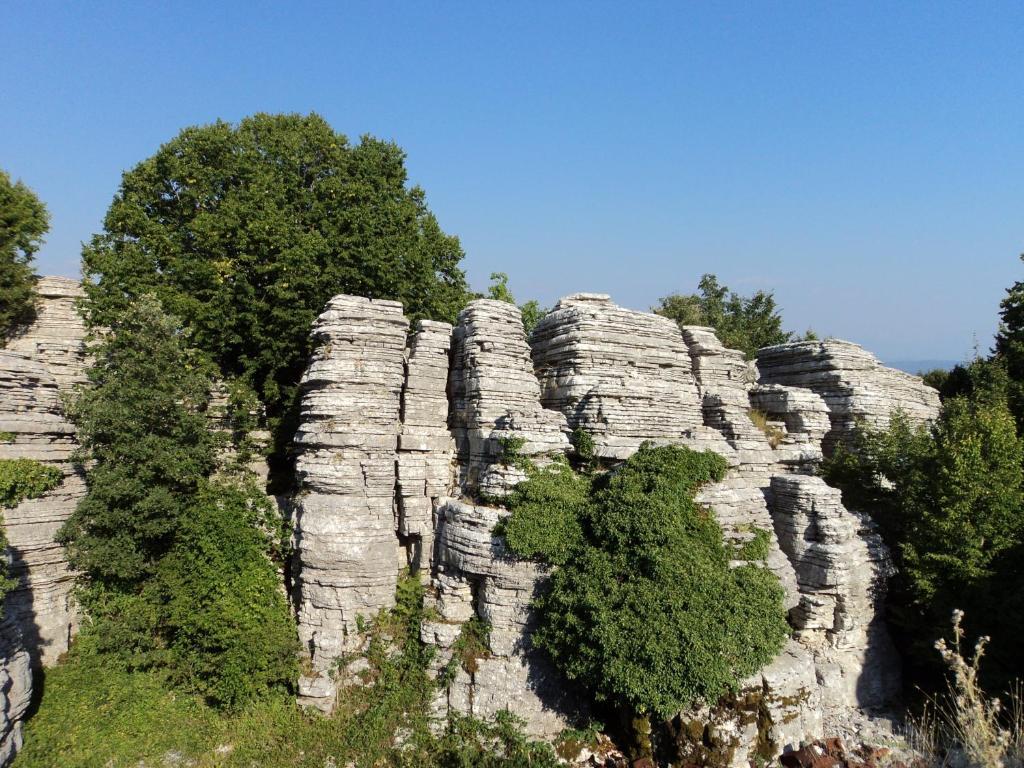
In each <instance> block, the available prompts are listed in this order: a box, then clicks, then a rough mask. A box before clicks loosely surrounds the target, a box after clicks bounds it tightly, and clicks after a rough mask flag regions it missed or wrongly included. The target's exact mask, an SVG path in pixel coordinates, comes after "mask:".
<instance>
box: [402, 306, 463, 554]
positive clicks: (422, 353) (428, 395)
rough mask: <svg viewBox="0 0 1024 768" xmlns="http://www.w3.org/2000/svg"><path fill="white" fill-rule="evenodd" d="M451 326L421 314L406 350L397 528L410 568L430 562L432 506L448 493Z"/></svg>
mask: <svg viewBox="0 0 1024 768" xmlns="http://www.w3.org/2000/svg"><path fill="white" fill-rule="evenodd" d="M451 336H452V326H451V325H449V324H448V323H438V322H432V321H430V320H421V321H419V323H418V324H417V326H416V334H415V335H414V336H413V337H412V340H411V342H410V345H409V350H408V352H407V355H406V364H405V385H404V387H403V389H402V431H401V434H400V435H399V438H398V494H397V495H398V533H399V535H400V536H401V537H402V538H403V540H404V541H405V544H406V549H407V551H408V557H409V564H410V566H412V567H413V568H415V569H420V568H426V567H428V566H429V564H430V558H431V554H432V552H433V546H434V526H435V521H434V517H435V509H436V507H437V504H438V502H439V500H440V499H442V498H445V497H447V496H448V495H449V494H450V493H451V488H452V484H453V466H452V462H453V459H454V456H455V442H454V440H452V436H451V433H449V432H448V426H447V425H448V394H447V391H446V389H447V384H448V362H449V360H448V355H449V351H450V348H451Z"/></svg>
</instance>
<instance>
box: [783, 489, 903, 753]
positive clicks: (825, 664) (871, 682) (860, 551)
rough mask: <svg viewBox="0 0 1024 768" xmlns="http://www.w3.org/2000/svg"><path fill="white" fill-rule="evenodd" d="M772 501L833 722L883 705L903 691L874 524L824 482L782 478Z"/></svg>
mask: <svg viewBox="0 0 1024 768" xmlns="http://www.w3.org/2000/svg"><path fill="white" fill-rule="evenodd" d="M772 494H773V504H772V515H773V517H774V520H775V531H776V533H777V534H778V538H779V542H780V544H781V546H782V549H783V551H784V552H785V553H786V555H787V556H788V557H789V558H790V560H791V561H792V563H793V565H794V567H795V568H796V574H797V580H798V582H799V586H800V604H799V605H798V606H797V608H796V610H794V611H793V612H792V614H791V621H792V623H793V626H794V628H795V629H796V636H797V638H798V639H799V640H800V642H801V643H803V644H804V645H805V646H807V647H808V648H810V649H811V650H812V651H813V653H814V664H815V670H816V673H817V678H818V680H819V682H820V683H821V699H822V705H823V707H824V709H825V712H826V718H827V720H828V721H830V722H834V721H841V720H842V719H843V718H844V714H845V713H846V712H848V711H849V710H851V709H856V708H865V709H870V708H877V707H880V706H884V705H885V704H887V703H889V702H891V701H892V700H893V698H894V697H895V696H896V695H897V694H898V693H899V688H900V665H899V660H898V657H897V655H896V651H895V648H894V647H893V646H892V643H891V641H890V639H889V634H888V630H887V629H886V626H885V621H884V618H883V616H884V598H885V591H886V583H887V580H888V578H889V576H891V575H892V563H891V560H890V558H889V553H888V550H887V548H886V547H885V545H884V544H883V543H882V540H881V537H880V536H879V534H878V533H877V531H876V530H875V526H874V524H873V523H872V522H871V520H870V519H868V518H867V517H866V516H865V515H862V514H857V513H854V512H850V511H848V510H847V509H846V508H845V507H844V506H843V504H842V500H841V498H840V492H839V491H838V490H837V489H835V488H831V487H829V486H828V485H826V484H825V482H824V481H823V480H822V479H821V478H820V477H808V476H799V475H776V476H775V477H773V478H772ZM832 732H833V733H835V731H834V729H833V731H832Z"/></svg>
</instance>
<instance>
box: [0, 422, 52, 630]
mask: <svg viewBox="0 0 1024 768" xmlns="http://www.w3.org/2000/svg"><path fill="white" fill-rule="evenodd" d="M8 434H9V433H8ZM12 437H13V436H12ZM2 438H3V435H2V434H0V440H2ZM62 479H63V475H62V474H61V471H60V470H59V469H58V468H57V467H52V466H49V465H46V464H41V463H40V462H38V461H32V460H31V459H0V509H4V508H7V509H13V508H14V507H16V506H18V505H19V504H20V503H21V502H22V501H24V500H25V499H35V498H38V497H39V496H42V495H43V494H44V493H46V492H47V491H51V490H53V489H54V488H56V487H57V486H58V485H60V483H61V480H62ZM8 546H10V544H9V542H8V541H7V532H6V531H5V530H4V525H3V517H2V516H0V618H2V617H3V601H4V598H5V597H6V596H7V593H8V592H10V591H11V590H12V589H14V587H16V586H17V584H18V582H17V581H16V580H15V579H13V578H11V575H10V565H9V563H8V560H7V556H6V555H7V548H8Z"/></svg>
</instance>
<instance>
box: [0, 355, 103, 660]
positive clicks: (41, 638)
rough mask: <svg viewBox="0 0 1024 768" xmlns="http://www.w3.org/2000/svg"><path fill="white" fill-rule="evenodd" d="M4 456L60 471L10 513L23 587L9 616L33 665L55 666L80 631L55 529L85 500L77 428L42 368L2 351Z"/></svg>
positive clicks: (13, 596)
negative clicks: (54, 483)
mask: <svg viewBox="0 0 1024 768" xmlns="http://www.w3.org/2000/svg"><path fill="white" fill-rule="evenodd" d="M0 432H4V433H9V434H11V435H13V436H14V439H13V441H10V442H5V441H0V458H2V459H18V458H25V459H32V460H34V461H39V462H42V463H44V464H49V465H51V466H55V467H58V468H59V469H60V471H61V472H62V473H63V475H64V481H63V482H62V483H61V485H60V486H58V487H57V488H55V489H54V490H52V491H50V492H49V493H47V494H45V495H43V496H41V497H40V498H37V499H29V500H26V501H23V502H22V503H21V504H19V505H18V506H17V507H15V508H14V509H7V510H4V515H3V516H4V527H5V529H6V531H7V539H8V541H9V542H10V551H11V556H12V573H13V575H14V576H15V577H16V578H17V579H18V587H17V588H16V589H15V590H14V591H13V592H11V593H10V595H8V598H7V603H6V605H5V614H6V617H7V618H8V619H10V620H13V621H14V622H15V623H16V624H17V625H18V626H19V627H20V629H21V632H22V635H23V636H24V639H25V642H26V648H27V649H28V650H29V652H30V654H31V655H32V659H33V663H34V664H44V665H50V664H53V663H54V662H56V660H57V658H58V657H59V656H60V655H61V654H62V653H64V652H65V651H67V649H68V644H69V642H70V640H71V635H72V633H73V632H74V630H75V627H76V625H77V614H76V611H75V607H74V605H73V603H72V600H71V589H72V586H73V581H74V577H73V574H72V572H71V571H70V569H69V568H68V564H67V559H66V558H65V556H64V548H63V547H62V546H61V545H60V544H58V543H57V541H56V535H57V531H58V530H59V529H60V527H61V526H62V525H63V524H64V521H65V520H67V519H68V517H69V516H70V515H71V513H72V512H73V511H74V509H75V506H76V505H77V504H78V501H79V499H81V498H82V496H84V495H85V482H84V479H83V478H82V477H81V475H80V474H79V473H78V472H76V470H75V468H74V467H73V465H72V463H71V457H72V453H73V452H74V451H75V448H76V447H77V446H76V443H75V429H74V427H73V426H72V425H71V424H70V423H69V422H68V421H67V420H66V419H65V418H64V417H63V415H62V414H61V407H60V395H59V392H58V389H57V382H56V381H55V380H54V378H53V376H51V375H50V374H49V372H48V371H47V370H46V368H45V367H44V366H43V364H42V363H40V362H38V361H36V360H30V359H29V358H27V357H22V356H21V355H17V354H14V353H11V352H7V351H0Z"/></svg>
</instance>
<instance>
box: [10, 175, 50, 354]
mask: <svg viewBox="0 0 1024 768" xmlns="http://www.w3.org/2000/svg"><path fill="white" fill-rule="evenodd" d="M49 228H50V216H49V214H48V213H47V211H46V206H45V205H43V203H42V202H41V201H40V200H39V198H38V197H36V195H35V193H34V192H33V191H32V190H31V189H29V188H28V187H27V186H25V185H24V184H23V183H22V182H21V181H17V182H12V181H11V177H10V176H9V175H7V173H5V172H4V171H2V170H0V346H3V344H4V342H5V341H6V340H7V338H8V337H9V336H10V334H11V333H12V332H13V331H15V330H16V329H17V328H19V327H22V326H24V325H27V324H28V323H31V322H32V319H33V318H34V317H35V282H36V276H35V273H34V272H33V271H32V260H33V255H34V254H35V252H36V251H38V250H39V246H41V245H42V243H43V235H45V234H46V231H47V230H48V229H49Z"/></svg>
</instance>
